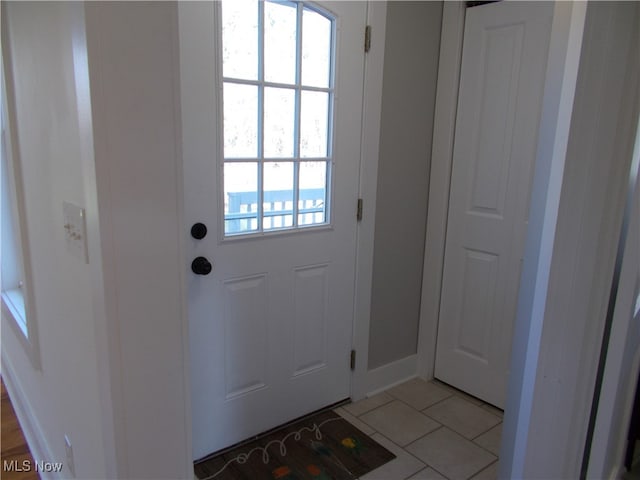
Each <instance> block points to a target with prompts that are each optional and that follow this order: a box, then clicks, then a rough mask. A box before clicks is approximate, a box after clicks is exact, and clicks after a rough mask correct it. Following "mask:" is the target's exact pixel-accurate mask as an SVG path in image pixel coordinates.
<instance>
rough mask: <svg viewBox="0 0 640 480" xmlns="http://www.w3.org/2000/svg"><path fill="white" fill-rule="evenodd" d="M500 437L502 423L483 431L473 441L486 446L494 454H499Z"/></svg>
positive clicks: (483, 446)
mask: <svg viewBox="0 0 640 480" xmlns="http://www.w3.org/2000/svg"><path fill="white" fill-rule="evenodd" d="M501 439H502V424H501V423H500V424H498V425H496V426H495V427H493V428H492V429H491V430H489V431H488V432H486V433H483V434H482V435H480V436H479V437H477V438H475V439H474V440H473V441H474V442H475V443H477V444H478V445H480V446H481V447H482V448H486V449H487V450H489V451H490V452H491V453H493V454H494V455H496V456H498V455H500V440H501Z"/></svg>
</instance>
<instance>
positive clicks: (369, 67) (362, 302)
mask: <svg viewBox="0 0 640 480" xmlns="http://www.w3.org/2000/svg"><path fill="white" fill-rule="evenodd" d="M386 21H387V2H376V1H370V2H368V6H367V24H368V25H370V26H371V32H372V41H371V50H369V53H367V54H366V57H365V64H364V79H363V81H364V92H363V96H364V98H363V106H362V148H361V160H360V195H359V198H362V200H363V202H364V211H363V217H362V220H361V221H360V224H359V226H358V232H357V240H356V241H357V245H356V280H355V282H356V288H355V299H354V315H353V317H354V325H353V348H354V349H355V350H356V352H357V355H356V366H355V370H354V371H353V374H352V377H351V399H352V400H354V401H355V400H359V399H361V398H363V397H364V396H365V395H367V394H369V393H370V392H371V391H372V390H375V389H376V388H380V387H375V386H373V387H372V385H371V383H372V382H371V380H370V377H371V375H370V373H369V371H368V363H369V358H368V357H369V324H370V320H371V284H372V280H373V239H374V233H375V219H376V193H377V188H378V149H379V143H380V116H381V113H382V72H383V67H384V45H385V28H386ZM363 35H364V32H363ZM354 215H355V209H354Z"/></svg>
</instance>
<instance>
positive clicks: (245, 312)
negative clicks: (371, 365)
mask: <svg viewBox="0 0 640 480" xmlns="http://www.w3.org/2000/svg"><path fill="white" fill-rule="evenodd" d="M179 21H180V25H179V27H180V28H179V31H180V62H181V94H180V96H181V108H182V122H183V132H182V133H183V152H182V153H183V158H184V188H185V206H184V207H185V211H186V215H185V218H186V221H187V223H188V225H187V226H186V228H187V230H189V229H191V227H192V225H194V224H196V223H201V224H203V225H204V226H205V227H206V234H205V236H204V237H202V238H194V237H193V236H190V237H189V240H188V246H187V249H186V251H187V252H188V253H189V255H190V256H189V258H187V259H185V260H186V262H187V263H188V265H189V269H190V270H189V273H188V312H189V322H190V350H191V388H192V417H193V449H194V457H195V458H196V459H197V458H201V457H202V456H205V455H207V454H209V453H211V452H214V451H217V450H219V449H222V448H224V447H227V446H229V445H232V444H234V443H236V442H238V441H241V440H243V439H246V438H248V437H251V436H253V435H256V434H258V433H261V432H263V431H265V430H268V429H270V428H273V427H275V426H278V425H280V424H282V423H284V422H287V421H289V420H292V419H295V418H296V417H299V416H301V415H304V414H307V413H309V412H312V411H314V410H317V409H319V408H322V407H325V406H327V405H330V404H332V403H335V402H337V401H340V400H343V399H345V398H348V397H349V394H350V369H349V357H350V350H351V345H352V325H353V303H354V301H353V299H354V276H355V275H354V269H355V253H356V215H355V214H356V204H357V197H358V177H359V164H360V137H361V113H362V83H363V65H364V51H363V33H364V28H365V21H366V3H365V2H335V3H334V2H326V3H325V2H313V3H311V2H304V3H303V2H297V1H287V2H281V1H278V2H270V1H256V0H247V1H237V0H229V1H223V2H222V3H220V2H180V4H179ZM198 227H199V228H198ZM203 233H204V228H203V227H202V225H200V226H197V227H196V228H194V229H193V234H194V235H195V237H201V236H202V234H203ZM198 257H201V258H199V259H198ZM195 259H198V261H196V262H195V264H194V265H191V262H192V261H193V260H195ZM192 267H193V269H194V270H195V271H196V273H194V272H192V271H191V268H192ZM209 270H210V272H209Z"/></svg>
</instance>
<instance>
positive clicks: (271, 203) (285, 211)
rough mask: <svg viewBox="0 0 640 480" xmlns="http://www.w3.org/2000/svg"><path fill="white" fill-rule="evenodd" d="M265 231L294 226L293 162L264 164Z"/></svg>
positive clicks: (263, 225)
mask: <svg viewBox="0 0 640 480" xmlns="http://www.w3.org/2000/svg"><path fill="white" fill-rule="evenodd" d="M263 212H264V213H263V215H264V219H263V224H262V227H263V228H264V229H265V230H271V229H274V228H286V227H291V226H293V162H266V163H265V164H264V201H263Z"/></svg>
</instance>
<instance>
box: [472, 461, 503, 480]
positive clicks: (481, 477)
mask: <svg viewBox="0 0 640 480" xmlns="http://www.w3.org/2000/svg"><path fill="white" fill-rule="evenodd" d="M471 480H498V462H494V463H492V464H491V465H489V466H488V467H487V468H485V469H484V470H482V471H481V472H480V473H478V474H477V475H474V476H473V477H472V478H471Z"/></svg>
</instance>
